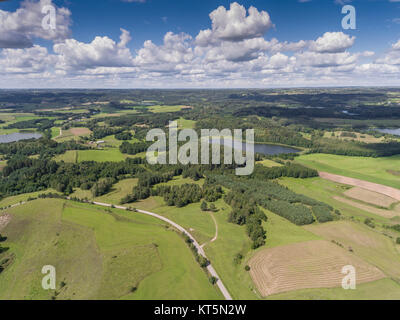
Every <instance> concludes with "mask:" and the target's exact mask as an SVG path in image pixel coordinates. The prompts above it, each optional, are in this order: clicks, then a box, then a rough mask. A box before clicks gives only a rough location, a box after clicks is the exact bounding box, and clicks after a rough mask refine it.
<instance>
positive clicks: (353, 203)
mask: <svg viewBox="0 0 400 320" xmlns="http://www.w3.org/2000/svg"><path fill="white" fill-rule="evenodd" d="M333 199H335V200H337V201H340V202H343V203H346V204H349V205H351V206H352V207H354V208H358V209H361V210H364V211H367V212H370V213H373V214H376V215H378V216H381V217H385V218H388V219H390V218H393V217H396V216H399V215H400V212H398V211H397V210H385V209H379V208H375V207H371V206H369V205H367V204H362V203H358V202H356V201H352V200H350V199H346V198H343V197H338V196H336V197H333Z"/></svg>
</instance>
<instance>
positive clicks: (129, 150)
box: [119, 141, 152, 155]
mask: <svg viewBox="0 0 400 320" xmlns="http://www.w3.org/2000/svg"><path fill="white" fill-rule="evenodd" d="M151 145H152V142H142V141H140V142H135V143H129V142H127V141H124V142H122V144H121V145H120V146H119V151H121V153H125V154H130V155H135V154H138V153H141V152H145V151H146V150H147V149H148V148H149V147H150V146H151Z"/></svg>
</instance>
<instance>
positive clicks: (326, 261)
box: [249, 240, 385, 297]
mask: <svg viewBox="0 0 400 320" xmlns="http://www.w3.org/2000/svg"><path fill="white" fill-rule="evenodd" d="M346 265H352V266H354V267H355V268H356V272H357V283H365V282H370V281H375V280H378V279H382V278H385V275H384V274H383V272H382V271H380V270H379V269H378V268H376V267H374V266H373V265H370V264H368V263H367V262H365V261H363V260H362V259H361V258H359V257H357V256H356V255H354V254H352V253H350V252H348V251H347V250H346V249H344V248H342V247H340V246H338V245H337V244H333V243H331V242H329V241H325V240H312V241H307V242H301V243H295V244H290V245H285V246H279V247H275V248H270V249H265V250H262V251H259V252H258V253H257V254H256V255H255V256H254V257H253V258H252V259H251V260H250V262H249V266H250V268H251V269H250V275H251V277H252V279H253V281H254V283H255V284H256V286H257V289H258V291H259V292H260V293H261V295H262V296H264V297H266V296H269V295H273V294H277V293H282V292H287V291H292V290H299V289H311V288H335V287H340V286H341V284H342V279H343V277H344V274H342V268H343V267H344V266H346Z"/></svg>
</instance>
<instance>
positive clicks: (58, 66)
mask: <svg viewBox="0 0 400 320" xmlns="http://www.w3.org/2000/svg"><path fill="white" fill-rule="evenodd" d="M27 3H28V4H29V5H28V6H27ZM46 4H50V5H53V6H54V7H55V8H56V10H57V20H61V24H60V23H58V24H57V30H56V31H54V32H53V33H52V34H51V35H49V34H44V32H42V31H41V30H39V29H40V25H41V21H40V19H41V18H42V16H41V12H40V8H41V7H43V5H46ZM232 4H233V1H215V0H214V1H211V0H201V1H200V0H179V1H177V0H175V1H166V0H142V2H138V1H132V0H131V1H128V0H125V1H123V0H84V1H81V0H53V1H51V0H40V1H39V0H37V1H35V0H25V1H6V2H1V3H0V10H2V11H0V18H1V17H3V20H4V21H7V19H9V20H12V21H14V20H16V21H17V22H16V23H17V24H18V23H19V24H20V25H19V26H17V27H15V23H10V24H9V25H8V26H7V23H6V24H5V25H3V26H2V27H1V24H0V48H3V49H0V50H1V51H0V71H2V73H3V76H2V77H3V79H2V78H1V77H0V86H3V87H8V86H19V87H31V86H40V87H46V86H54V83H57V85H58V86H60V87H64V86H65V87H75V86H78V87H86V86H98V87H164V86H175V87H181V86H190V87H207V86H211V87H213V86H224V87H231V86H232V87H238V86H239V87H241V86H244V87H247V86H250V87H263V86H266V87H269V86H307V85H310V86H315V85H317V84H318V83H320V84H322V85H340V84H343V85H353V84H354V85H374V82H373V81H376V79H377V78H378V79H381V81H376V82H378V83H377V84H385V85H399V82H398V79H399V78H400V77H399V74H398V68H399V65H400V42H399V49H397V46H396V44H397V43H398V41H400V0H399V1H395V0H391V1H390V0H362V1H361V0H358V1H357V0H354V1H349V0H311V1H306V0H303V1H299V0H279V1H278V0H254V1H245V0H243V1H238V3H236V4H235V8H234V9H232V8H231V5H232ZM345 4H349V5H352V6H354V7H355V9H356V13H357V15H356V16H357V29H356V30H343V29H342V26H341V20H342V18H343V14H342V13H341V9H342V7H343V5H345ZM35 5H36V6H35ZM220 6H222V7H224V8H225V9H224V10H225V11H228V13H229V10H230V9H232V12H233V10H237V12H240V10H245V11H244V12H245V15H246V19H247V18H249V19H248V21H245V20H243V21H242V22H243V24H242V26H239V27H240V28H243V30H239V31H238V30H236V31H237V32H239V33H240V32H242V34H240V35H239V36H238V37H239V38H237V39H236V38H235V39H234V40H232V39H226V37H225V36H224V35H223V33H224V32H225V33H226V32H229V30H231V29H230V28H232V26H234V25H235V23H236V22H235V21H233V20H234V18H232V16H230V18H229V19H231V20H232V21H225V20H224V19H225V18H226V17H227V16H228V15H226V16H225V15H224V13H223V12H222V11H219V13H218V15H217V14H216V17H215V19H216V20H215V21H216V23H217V24H221V23H222V25H223V26H222V27H221V28H226V29H224V30H222V29H221V28H220V29H219V30H217V29H218V28H216V29H215V30H214V29H213V28H212V21H211V20H212V19H210V16H209V15H210V13H211V12H214V11H215V10H217V8H219V7H220ZM250 7H254V8H255V9H256V11H257V12H256V14H255V15H254V17H256V16H257V17H258V16H259V15H260V18H259V19H260V20H257V19H258V18H257V19H256V18H255V20H254V21H253V19H252V18H251V17H250V13H249V8H250ZM24 8H25V9H24ZM23 10H25V11H23ZM30 10H32V11H35V12H36V18H34V17H35V15H29V19H31V21H28V22H27V21H24V22H23V21H21V20H23V19H24V18H23V17H24V14H25V15H26V17H28V13H27V12H29V11H30ZM60 10H64V11H60ZM65 10H67V11H68V13H66V11H65ZM263 12H265V14H266V15H268V16H269V20H268V21H267V18H266V15H264V14H263ZM17 13H18V14H17ZM31 16H33V18H32V17H31ZM13 19H14V20H13ZM27 19H28V18H27ZM35 19H36V20H35ZM14 22H15V21H14ZM58 22H59V21H58ZM29 24H31V25H29ZM229 24H231V25H229ZM121 28H122V29H124V31H121ZM246 28H247V29H246ZM202 30H203V31H204V30H211V33H212V34H211V35H210V36H209V38H207V39H208V40H207V41H206V42H207V43H206V44H204V43H203V44H202V45H199V42H198V39H197V37H198V36H199V33H200V32H201V31H202ZM122 32H123V33H124V34H125V36H126V39H127V41H124V42H123V43H122V44H121V45H118V43H119V41H120V39H119V38H120V36H121V33H122ZM169 32H172V33H169ZM168 33H169V35H170V36H169V38H168V39H169V40H168V41H169V42H168V41H167V42H168V43H167V42H165V37H166V34H168ZM326 33H328V34H326ZM1 34H3V36H2V35H1ZM221 34H222V35H221ZM7 35H8V36H7ZM2 37H3V38H4V39H2ZM11 37H13V38H12V39H11V40H12V41H11V40H10V38H11ZM96 37H99V38H100V37H102V39H103V40H102V41H100V40H99V41H97V42H96V43H93V41H94V39H95V38H96ZM224 37H225V38H224ZM20 38H21V40H20V41H19V40H18V41H17V40H15V39H20ZM128 38H129V39H128ZM273 39H275V40H273ZM318 39H320V40H318ZM14 40H15V41H14ZM112 41H113V42H114V44H112V43H111V42H112ZM145 41H151V44H150V45H149V44H148V46H147V48H145V47H146V46H145V45H144V43H145ZM272 41H275V42H274V44H272ZM301 41H303V42H304V43H303V44H301V43H300V42H301ZM100 42H101V43H100ZM291 44H292V45H291ZM321 46H322V47H321ZM326 46H328V49H326ZM335 46H336V47H335ZM56 47H57V49H56ZM111 47H112V48H111ZM176 48H178V49H176ZM244 48H246V50H245V49H244ZM288 48H290V49H288ZM293 48H295V49H293ZM324 48H325V49H324ZM113 50H114V51H113ZM239 51H243V52H241V53H240V52H239ZM238 52H239V53H238ZM34 55H35V56H36V57H34ZM85 55H86V56H85ZM113 55H114V57H115V60H116V62H115V63H114V62H113V61H112V60H113V59H112V56H113ZM10 57H13V58H12V59H10ZM23 59H25V60H23ZM14 60H15V61H14ZM41 60H43V61H41ZM313 61H320V62H318V63H314V62H313ZM41 62H43V63H42V64H43V65H41ZM24 66H26V68H25V70H24ZM249 70H251V71H252V72H251V73H250V72H248V71H249ZM363 72H364V73H363ZM5 76H7V78H5ZM252 79H253V81H251V80H252ZM273 79H276V80H275V81H273ZM374 79H375V80H374ZM22 80H23V81H22ZM56 80H57V81H56ZM221 80H222V81H221Z"/></svg>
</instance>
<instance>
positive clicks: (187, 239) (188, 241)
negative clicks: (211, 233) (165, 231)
mask: <svg viewBox="0 0 400 320" xmlns="http://www.w3.org/2000/svg"><path fill="white" fill-rule="evenodd" d="M182 236H183V238H184V239H185V242H186V244H187V245H188V247H189V248H190V250H192V252H193V254H194V257H195V259H196V261H197V263H198V264H199V265H200V267H202V268H205V267H207V266H208V265H209V264H210V261H208V260H207V259H206V258H204V257H203V256H202V255H200V254H199V253H198V251H197V248H196V246H195V245H194V244H193V241H192V239H190V237H189V236H188V235H187V234H186V233H182Z"/></svg>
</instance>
